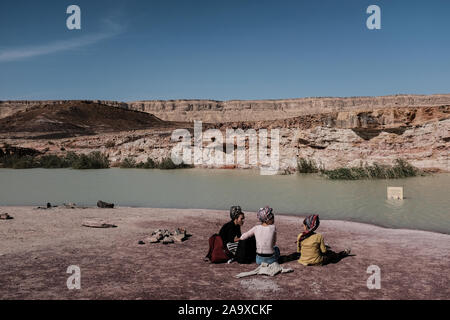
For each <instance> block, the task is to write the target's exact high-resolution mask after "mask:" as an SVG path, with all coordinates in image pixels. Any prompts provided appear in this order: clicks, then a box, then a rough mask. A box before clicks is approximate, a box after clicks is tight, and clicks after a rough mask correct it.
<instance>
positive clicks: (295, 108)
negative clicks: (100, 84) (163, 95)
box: [0, 95, 450, 172]
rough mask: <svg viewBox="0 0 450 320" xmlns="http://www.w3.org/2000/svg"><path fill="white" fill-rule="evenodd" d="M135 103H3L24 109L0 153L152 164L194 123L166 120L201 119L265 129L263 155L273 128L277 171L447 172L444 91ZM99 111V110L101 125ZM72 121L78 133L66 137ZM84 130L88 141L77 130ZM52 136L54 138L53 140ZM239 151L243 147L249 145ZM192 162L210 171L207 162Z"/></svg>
mask: <svg viewBox="0 0 450 320" xmlns="http://www.w3.org/2000/svg"><path fill="white" fill-rule="evenodd" d="M140 103H141V104H142V103H144V102H139V103H136V104H134V103H130V104H124V103H120V102H111V101H103V102H101V101H96V102H86V101H71V102H67V101H65V102H64V103H63V102H61V101H53V102H51V101H50V102H23V101H21V102H20V101H19V102H8V103H6V102H3V103H2V104H0V107H1V106H3V107H4V110H8V108H12V107H14V106H19V107H20V108H23V109H22V112H19V113H18V114H16V115H12V116H8V117H4V118H3V119H1V120H0V123H1V124H2V128H1V129H2V130H0V147H1V145H2V143H7V144H8V145H11V146H15V147H21V148H33V149H36V150H38V151H39V152H41V153H43V154H45V153H56V154H64V153H66V152H67V151H74V152H77V153H88V152H91V151H101V152H103V153H106V154H108V156H109V158H110V160H111V161H112V162H113V163H119V162H120V161H122V160H124V159H125V158H128V157H131V158H134V159H135V160H136V161H137V162H139V161H145V160H146V159H147V157H150V158H152V159H154V160H161V159H163V158H166V157H170V156H171V152H172V150H173V148H174V146H176V145H177V144H178V141H172V139H171V136H172V133H173V132H174V130H175V129H182V128H186V129H188V131H189V133H190V134H191V138H193V123H188V122H184V123H183V122H173V120H184V121H186V120H202V121H204V123H203V131H206V130H208V129H216V130H219V131H220V132H221V134H222V136H223V137H226V131H227V129H228V130H230V129H233V130H236V129H242V130H244V131H245V132H248V130H249V129H250V130H255V132H256V134H259V133H261V132H262V131H261V130H264V129H266V130H268V133H269V138H268V139H267V144H268V145H269V150H270V149H272V150H273V148H272V145H273V144H272V140H271V138H270V132H271V131H272V130H273V129H278V130H279V133H280V135H279V137H280V139H279V163H280V169H281V170H282V171H283V170H290V171H292V170H294V169H295V168H296V166H297V160H298V158H300V157H303V158H308V159H313V160H315V161H316V162H317V163H318V164H319V165H321V166H323V167H325V168H326V169H334V168H338V167H348V166H358V165H359V164H361V163H367V164H372V163H374V162H377V163H380V164H393V162H394V160H395V159H397V158H403V159H405V160H407V161H408V162H410V163H411V164H413V165H414V166H417V167H420V168H423V169H437V170H440V171H446V172H450V160H449V159H450V95H434V96H391V97H374V98H314V99H313V98H311V99H296V100H273V101H256V102H251V101H229V102H226V103H224V102H219V101H215V102H214V101H208V102H205V101H204V100H196V102H195V103H194V102H193V101H188V100H183V101H159V102H156V101H152V102H146V103H147V104H146V103H144V104H143V106H142V105H139V104H140ZM40 104H42V105H45V106H46V108H47V109H48V110H50V111H51V112H50V111H48V112H44V111H42V112H38V116H39V117H36V116H33V114H34V113H36V112H37V111H39V110H41V109H36V108H40V107H39V105H40ZM5 106H6V107H5ZM74 106H76V108H74ZM106 106H113V107H119V108H121V110H118V109H116V108H109V111H108V109H107V108H106ZM146 106H147V107H146ZM245 106H247V107H245ZM80 108H81V109H82V110H84V111H83V112H88V113H89V112H90V111H89V110H91V109H89V108H97V109H98V110H97V109H95V110H94V109H92V114H89V116H81V115H80V111H79V110H80ZM139 108H141V110H140V111H144V112H151V111H152V112H153V113H154V114H155V115H159V116H160V117H161V118H164V119H170V120H172V121H161V120H160V119H157V118H155V117H154V116H153V115H149V114H147V113H140V112H137V111H139ZM142 108H143V110H142ZM221 108H222V109H221ZM123 109H132V110H133V111H134V112H132V111H127V110H123ZM0 110H1V108H0ZM42 110H44V109H42ZM102 110H105V111H102ZM15 111H17V110H15ZM63 111H64V112H63ZM101 112H107V113H108V114H107V116H105V119H103V118H102V117H103V116H102V114H103V113H101ZM128 113H129V114H128ZM147 118H148V119H147ZM83 119H84V120H83ZM89 119H91V120H89ZM102 119H103V120H102ZM146 119H147V120H146ZM88 120H89V121H88ZM119 120H120V121H119ZM144 120H145V121H144ZM105 121H106V122H105ZM143 121H144V122H143ZM74 125H76V126H77V128H78V127H80V128H81V127H82V128H83V130H84V131H80V130H78V131H77V130H75V131H74V130H72V131H70V128H71V126H74ZM20 128H22V129H20ZM30 128H31V129H30ZM30 130H31V131H33V132H30ZM36 130H38V131H39V130H42V131H43V132H41V133H39V132H35V131H36ZM55 130H56V131H55ZM22 131H23V132H22ZM85 131H86V132H89V135H86V134H84V133H83V132H85ZM59 132H61V133H62V134H59V135H58V134H57V133H59ZM216 132H217V131H216ZM50 133H51V134H50ZM212 142H213V141H212V140H211V138H208V139H207V138H204V139H203V143H202V145H203V147H204V148H203V155H204V160H205V162H206V161H207V160H208V159H209V158H210V157H211V156H212V155H213V153H214V154H215V152H216V147H219V148H218V149H220V151H219V153H218V154H219V157H222V158H225V156H226V150H225V147H226V145H227V143H226V141H223V142H222V141H219V140H216V141H215V143H212ZM193 143H194V141H193V139H191V144H192V145H193ZM231 144H232V145H234V144H235V143H234V142H231ZM213 149H214V150H213ZM245 149H246V150H247V151H248V150H249V143H248V142H247V143H246V144H245ZM246 160H247V162H246V163H245V164H239V163H237V162H236V164H235V165H231V166H228V165H225V166H222V167H237V168H249V167H258V166H259V165H258V164H256V165H254V164H251V163H249V161H248V155H247V156H246ZM198 166H200V167H214V165H209V164H207V163H203V164H199V165H198ZM219 167H221V166H219Z"/></svg>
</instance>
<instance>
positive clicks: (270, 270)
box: [236, 262, 294, 278]
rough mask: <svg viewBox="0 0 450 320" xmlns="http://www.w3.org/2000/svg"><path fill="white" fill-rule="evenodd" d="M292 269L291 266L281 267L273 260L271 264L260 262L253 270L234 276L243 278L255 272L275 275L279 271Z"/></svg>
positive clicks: (285, 271)
mask: <svg viewBox="0 0 450 320" xmlns="http://www.w3.org/2000/svg"><path fill="white" fill-rule="evenodd" d="M293 271H294V270H293V269H291V268H283V267H282V266H280V265H279V264H278V262H274V263H271V264H267V263H265V262H263V263H261V265H260V266H259V267H258V268H256V269H255V270H252V271H248V272H241V273H239V274H238V275H236V278H243V277H248V276H253V275H257V274H263V275H267V276H271V277H273V276H275V275H277V274H279V273H287V272H293Z"/></svg>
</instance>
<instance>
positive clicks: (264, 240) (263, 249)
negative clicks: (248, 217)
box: [240, 224, 277, 254]
mask: <svg viewBox="0 0 450 320" xmlns="http://www.w3.org/2000/svg"><path fill="white" fill-rule="evenodd" d="M251 236H255V238H256V252H257V253H261V254H273V253H274V251H273V246H274V245H275V243H276V242H277V229H276V228H275V225H274V224H271V225H269V226H263V225H258V226H254V227H253V228H251V229H250V230H248V231H247V232H245V233H244V234H243V235H242V236H241V238H240V239H241V240H245V239H247V238H250V237H251Z"/></svg>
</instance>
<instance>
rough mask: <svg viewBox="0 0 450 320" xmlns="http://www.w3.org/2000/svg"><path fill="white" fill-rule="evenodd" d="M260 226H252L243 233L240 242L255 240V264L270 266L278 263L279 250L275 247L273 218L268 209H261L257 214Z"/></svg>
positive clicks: (271, 212) (275, 231) (275, 233)
mask: <svg viewBox="0 0 450 320" xmlns="http://www.w3.org/2000/svg"><path fill="white" fill-rule="evenodd" d="M257 217H258V220H259V221H261V224H260V225H257V226H254V227H253V228H251V229H250V230H249V231H247V232H246V233H244V234H243V235H242V236H241V238H240V240H245V239H248V238H250V237H251V236H255V239H256V263H257V264H261V263H263V262H265V263H268V264H271V263H273V262H276V261H278V258H279V257H280V249H279V248H278V247H277V246H275V243H276V241H277V230H276V228H275V224H274V222H275V217H274V214H273V209H272V208H269V207H265V208H261V209H259V210H258V214H257Z"/></svg>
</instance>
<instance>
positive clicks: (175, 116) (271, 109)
mask: <svg viewBox="0 0 450 320" xmlns="http://www.w3.org/2000/svg"><path fill="white" fill-rule="evenodd" d="M67 102H82V101H63V100H54V101H51V100H50V101H27V100H22V101H0V118H4V117H7V116H10V115H12V114H14V113H15V112H17V111H21V110H26V109H28V108H30V107H34V106H42V105H50V104H53V105H62V104H65V103H67ZM92 102H94V103H98V104H103V105H108V106H113V107H119V108H124V109H130V110H137V111H142V112H147V113H151V114H154V115H155V116H157V117H158V118H160V119H162V120H168V121H188V122H192V121H194V120H201V121H203V122H212V123H223V122H233V121H263V120H274V119H288V118H293V117H298V116H301V115H307V114H320V113H330V112H342V111H355V110H366V111H373V110H375V109H383V108H396V109H398V108H402V107H415V106H426V107H431V106H441V105H450V94H436V95H393V96H381V97H346V98H339V97H323V98H299V99H279V100H229V101H217V100H205V99H197V100H145V101H132V102H118V101H104V100H95V101H92Z"/></svg>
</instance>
